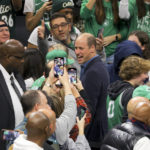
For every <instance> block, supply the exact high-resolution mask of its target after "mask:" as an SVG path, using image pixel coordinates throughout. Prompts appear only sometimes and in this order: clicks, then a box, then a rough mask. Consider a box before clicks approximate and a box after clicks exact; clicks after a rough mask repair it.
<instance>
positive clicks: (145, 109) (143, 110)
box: [101, 97, 150, 150]
mask: <svg viewBox="0 0 150 150" xmlns="http://www.w3.org/2000/svg"><path fill="white" fill-rule="evenodd" d="M127 111H128V118H129V119H128V121H127V122H126V123H123V124H121V125H118V126H116V127H114V128H113V129H112V130H110V131H109V132H108V134H107V135H106V137H105V139H104V141H103V145H102V148H101V150H106V149H107V150H109V149H110V147H111V148H114V149H118V150H120V149H122V150H131V149H133V148H134V146H136V148H137V145H136V144H138V145H139V143H141V141H140V140H142V142H143V141H146V142H145V143H147V140H149V139H150V101H149V100H148V99H147V98H144V97H134V98H132V99H131V100H130V101H129V103H128V105H127ZM143 139H144V140H143ZM145 139H146V140H145ZM138 142H139V143H138ZM143 143H144V142H143ZM146 149H147V148H146ZM146 149H145V150H146Z"/></svg>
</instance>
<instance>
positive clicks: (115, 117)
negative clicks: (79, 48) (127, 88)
mask: <svg viewBox="0 0 150 150" xmlns="http://www.w3.org/2000/svg"><path fill="white" fill-rule="evenodd" d="M123 93H124V92H122V93H121V94H120V95H119V96H118V97H117V98H116V100H111V99H110V97H109V96H107V103H106V106H107V117H108V129H111V128H113V127H114V126H115V125H117V124H120V123H121V121H122V116H123V106H122V103H121V99H122V95H123Z"/></svg>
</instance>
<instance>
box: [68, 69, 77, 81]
mask: <svg viewBox="0 0 150 150" xmlns="http://www.w3.org/2000/svg"><path fill="white" fill-rule="evenodd" d="M68 75H69V81H70V83H77V69H76V68H69V69H68Z"/></svg>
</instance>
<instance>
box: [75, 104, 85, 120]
mask: <svg viewBox="0 0 150 150" xmlns="http://www.w3.org/2000/svg"><path fill="white" fill-rule="evenodd" d="M85 113H86V108H85V107H83V106H79V107H78V109H77V116H78V117H79V119H80V120H81V118H82V117H83V116H84V114H85Z"/></svg>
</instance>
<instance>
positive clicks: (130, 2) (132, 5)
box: [128, 0, 136, 17]
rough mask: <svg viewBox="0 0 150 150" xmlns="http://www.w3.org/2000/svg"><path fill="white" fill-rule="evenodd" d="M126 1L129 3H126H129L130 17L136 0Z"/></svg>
mask: <svg viewBox="0 0 150 150" xmlns="http://www.w3.org/2000/svg"><path fill="white" fill-rule="evenodd" d="M128 3H129V4H128V5H129V13H130V17H131V16H133V14H134V9H135V6H136V0H129V1H128Z"/></svg>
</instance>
